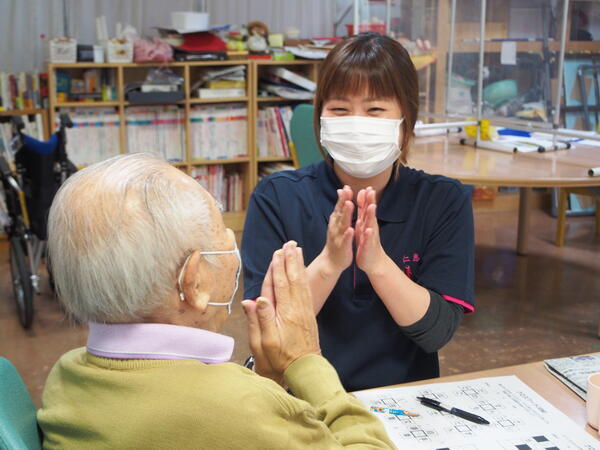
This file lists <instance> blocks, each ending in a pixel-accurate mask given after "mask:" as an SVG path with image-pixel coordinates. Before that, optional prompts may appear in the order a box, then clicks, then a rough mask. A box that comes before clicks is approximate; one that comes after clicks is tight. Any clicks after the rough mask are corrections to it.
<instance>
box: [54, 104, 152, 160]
mask: <svg viewBox="0 0 600 450" xmlns="http://www.w3.org/2000/svg"><path fill="white" fill-rule="evenodd" d="M59 112H66V113H68V114H69V117H70V118H71V121H72V122H73V128H67V130H66V133H67V153H68V155H69V159H71V161H73V164H75V165H76V166H78V167H81V166H86V165H89V164H93V163H95V162H98V161H102V160H105V159H108V158H111V157H113V156H116V155H118V154H119V153H120V152H119V125H120V122H119V114H117V112H116V111H115V109H114V108H61V109H60V111H59ZM58 117H59V115H58V114H57V121H56V123H55V124H54V128H55V129H56V128H58V126H59V122H58ZM140 151H141V150H140Z"/></svg>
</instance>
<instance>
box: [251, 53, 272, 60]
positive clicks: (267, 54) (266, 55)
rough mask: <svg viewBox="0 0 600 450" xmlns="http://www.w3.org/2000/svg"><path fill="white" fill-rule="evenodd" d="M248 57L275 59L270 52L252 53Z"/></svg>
mask: <svg viewBox="0 0 600 450" xmlns="http://www.w3.org/2000/svg"><path fill="white" fill-rule="evenodd" d="M248 59H273V57H272V56H271V54H270V53H266V54H264V55H260V54H253V53H250V54H248Z"/></svg>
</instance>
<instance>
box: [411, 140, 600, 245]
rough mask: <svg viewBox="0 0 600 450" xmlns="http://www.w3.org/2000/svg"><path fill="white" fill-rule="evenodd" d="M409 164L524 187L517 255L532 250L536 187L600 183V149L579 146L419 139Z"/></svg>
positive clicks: (467, 180)
mask: <svg viewBox="0 0 600 450" xmlns="http://www.w3.org/2000/svg"><path fill="white" fill-rule="evenodd" d="M408 165H409V166H411V167H414V168H416V169H421V170H424V171H425V172H427V173H431V174H441V175H445V176H448V177H451V178H456V179H457V180H460V181H461V182H463V183H465V184H475V185H485V186H515V187H519V188H520V196H519V228H518V234H517V253H518V254H520V255H525V254H527V238H528V229H529V212H530V209H531V208H530V205H531V188H533V187H584V186H600V177H590V176H588V174H587V171H588V169H589V168H590V167H598V166H600V148H599V147H584V146H581V145H578V146H577V148H574V149H570V150H559V151H557V152H548V153H537V152H535V153H504V152H498V151H493V150H485V149H476V148H473V147H470V146H465V145H460V144H459V143H458V138H457V137H445V136H435V137H426V138H418V139H415V142H414V144H413V145H412V148H411V151H410V153H409V155H408Z"/></svg>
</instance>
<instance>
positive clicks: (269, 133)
mask: <svg viewBox="0 0 600 450" xmlns="http://www.w3.org/2000/svg"><path fill="white" fill-rule="evenodd" d="M291 119H292V107H291V106H271V107H267V108H263V109H260V110H259V111H258V118H257V128H256V145H257V147H258V156H259V157H261V156H281V157H284V158H289V157H290V156H291V154H292V152H291V145H292V144H291V140H292V137H291V134H290V121H291Z"/></svg>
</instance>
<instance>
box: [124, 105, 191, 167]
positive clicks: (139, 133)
mask: <svg viewBox="0 0 600 450" xmlns="http://www.w3.org/2000/svg"><path fill="white" fill-rule="evenodd" d="M125 114H126V117H127V119H126V124H127V151H128V152H131V153H133V152H148V153H154V154H156V155H159V156H161V157H163V158H165V159H166V160H167V161H183V159H184V154H185V151H184V149H185V138H184V125H183V124H184V112H183V111H182V110H181V109H180V108H179V107H177V106H175V105H168V106H134V107H130V108H127V110H126V113H125Z"/></svg>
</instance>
